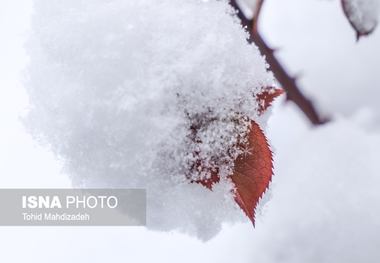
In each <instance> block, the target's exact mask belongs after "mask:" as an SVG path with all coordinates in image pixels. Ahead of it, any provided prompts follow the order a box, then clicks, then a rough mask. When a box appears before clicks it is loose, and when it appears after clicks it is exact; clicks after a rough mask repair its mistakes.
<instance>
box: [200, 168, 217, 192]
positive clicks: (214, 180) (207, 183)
mask: <svg viewBox="0 0 380 263" xmlns="http://www.w3.org/2000/svg"><path fill="white" fill-rule="evenodd" d="M219 181H220V179H219V176H218V172H217V171H211V177H210V178H208V179H203V180H196V181H194V183H197V184H201V185H203V186H205V187H207V188H208V189H210V190H212V185H213V184H216V183H219Z"/></svg>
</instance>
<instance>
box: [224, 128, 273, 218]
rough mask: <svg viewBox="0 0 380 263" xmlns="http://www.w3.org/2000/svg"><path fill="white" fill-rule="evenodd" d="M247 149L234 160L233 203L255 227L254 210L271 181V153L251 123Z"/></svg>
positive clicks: (232, 177) (259, 131) (264, 138)
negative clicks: (234, 188)
mask: <svg viewBox="0 0 380 263" xmlns="http://www.w3.org/2000/svg"><path fill="white" fill-rule="evenodd" d="M251 125H252V126H251V129H250V132H249V134H248V141H249V145H248V147H249V149H248V152H247V153H246V154H243V155H242V156H239V157H238V158H237V159H236V160H235V168H234V173H233V175H231V176H230V178H231V180H232V182H233V183H234V184H235V186H236V190H235V201H236V203H237V204H238V205H239V206H240V208H241V209H242V210H243V211H244V213H245V214H246V215H247V216H248V218H249V219H250V220H251V221H252V223H253V225H255V208H256V206H257V203H258V202H259V199H260V197H262V195H263V193H264V192H265V191H266V189H267V188H268V186H269V182H270V181H271V179H272V174H273V171H272V168H273V164H272V152H271V150H270V148H269V144H268V142H267V140H266V137H265V135H264V133H263V131H262V130H261V129H260V127H259V125H258V124H257V123H256V122H254V121H252V122H251Z"/></svg>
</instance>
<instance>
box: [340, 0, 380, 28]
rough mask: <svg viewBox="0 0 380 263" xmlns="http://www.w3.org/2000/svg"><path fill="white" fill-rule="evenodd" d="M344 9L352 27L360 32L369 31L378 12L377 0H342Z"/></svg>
mask: <svg viewBox="0 0 380 263" xmlns="http://www.w3.org/2000/svg"><path fill="white" fill-rule="evenodd" d="M342 4H343V8H344V11H345V13H346V15H347V17H348V19H349V20H350V22H351V24H352V25H353V27H354V28H355V29H356V30H357V31H358V32H359V33H360V34H366V33H367V32H371V31H372V30H373V29H374V28H375V27H376V25H377V22H378V19H379V14H380V1H379V0H343V1H342Z"/></svg>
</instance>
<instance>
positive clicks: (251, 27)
mask: <svg viewBox="0 0 380 263" xmlns="http://www.w3.org/2000/svg"><path fill="white" fill-rule="evenodd" d="M263 2H264V0H259V1H258V2H257V7H256V10H255V14H254V18H253V19H250V20H249V19H247V18H246V17H245V16H244V14H243V12H242V11H241V10H240V8H239V6H238V5H237V3H236V1H235V0H231V1H230V4H231V6H232V7H234V8H235V9H236V10H237V11H238V13H237V16H238V17H239V19H240V20H241V24H242V26H243V27H246V29H247V31H248V32H250V37H249V39H248V42H249V43H252V42H253V43H255V44H256V45H257V46H258V47H259V49H260V51H261V53H262V55H264V56H265V58H266V60H267V62H268V64H269V66H270V69H271V70H272V72H273V74H274V76H275V78H276V79H277V80H278V82H279V83H280V84H281V86H282V88H283V89H284V90H285V91H286V92H287V99H288V100H291V101H293V102H294V103H295V104H296V105H297V106H298V107H299V108H300V109H301V110H302V112H303V113H304V114H305V115H306V116H307V117H308V119H309V120H310V121H311V123H313V124H314V125H319V124H323V123H325V122H327V121H328V119H327V118H323V117H321V116H320V115H319V114H318V113H317V111H316V110H315V108H314V106H313V103H312V102H311V101H310V100H309V99H307V98H306V97H305V96H304V95H303V94H302V92H301V91H300V89H299V88H298V86H297V83H296V79H295V78H293V77H290V76H289V75H288V73H287V72H286V71H285V69H284V68H283V67H282V65H281V64H280V63H279V62H278V60H277V59H276V57H275V56H274V51H273V49H271V48H269V47H268V46H267V44H266V43H265V42H264V40H263V39H262V37H261V35H260V34H259V31H258V26H257V21H258V18H259V14H260V11H261V6H262V4H263Z"/></svg>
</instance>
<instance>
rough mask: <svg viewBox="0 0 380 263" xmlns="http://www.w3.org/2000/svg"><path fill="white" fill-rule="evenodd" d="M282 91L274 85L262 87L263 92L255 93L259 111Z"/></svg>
mask: <svg viewBox="0 0 380 263" xmlns="http://www.w3.org/2000/svg"><path fill="white" fill-rule="evenodd" d="M283 93H284V91H283V90H282V89H276V88H274V87H267V88H264V90H263V92H262V93H260V94H259V95H257V101H258V104H259V108H258V111H259V113H260V114H261V113H263V112H264V111H265V110H266V109H267V108H268V107H269V106H270V105H271V104H272V101H273V100H274V99H275V98H276V97H278V96H280V95H281V94H283Z"/></svg>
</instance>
